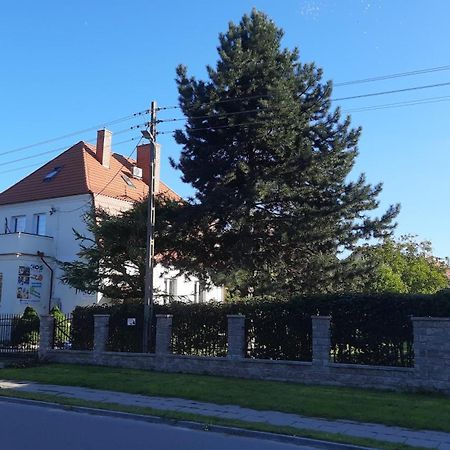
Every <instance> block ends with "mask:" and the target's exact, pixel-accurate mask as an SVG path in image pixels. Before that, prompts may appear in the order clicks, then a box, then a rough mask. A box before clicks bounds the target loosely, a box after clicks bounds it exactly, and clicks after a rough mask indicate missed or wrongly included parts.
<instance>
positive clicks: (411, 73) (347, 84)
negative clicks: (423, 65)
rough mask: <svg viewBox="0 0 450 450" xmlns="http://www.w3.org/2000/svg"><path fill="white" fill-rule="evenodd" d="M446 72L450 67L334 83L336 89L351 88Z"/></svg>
mask: <svg viewBox="0 0 450 450" xmlns="http://www.w3.org/2000/svg"><path fill="white" fill-rule="evenodd" d="M444 70H450V65H447V66H438V67H431V68H429V69H418V70H411V71H409V72H400V73H393V74H389V75H380V76H377V77H370V78H362V79H360V80H351V81H343V82H341V83H334V87H342V86H349V85H352V84H363V83H372V82H375V81H384V80H391V79H393V78H403V77H411V76H414V75H423V74H426V73H433V72H442V71H444Z"/></svg>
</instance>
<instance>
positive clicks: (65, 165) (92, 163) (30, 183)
mask: <svg viewBox="0 0 450 450" xmlns="http://www.w3.org/2000/svg"><path fill="white" fill-rule="evenodd" d="M135 163H136V162H135V161H133V160H131V159H127V158H125V157H124V156H122V155H118V154H116V153H113V154H112V156H111V161H110V167H109V169H108V168H106V167H103V165H102V164H101V163H100V162H99V161H98V160H97V159H96V157H95V146H93V145H91V144H87V143H86V142H83V141H80V142H78V143H77V144H75V145H74V146H73V147H70V148H69V149H68V150H66V151H65V152H63V153H61V154H60V155H59V156H57V157H56V158H54V159H53V160H51V161H49V162H48V163H47V164H45V165H43V166H42V167H40V168H39V169H37V170H36V171H34V172H33V173H31V174H30V175H28V176H27V177H25V178H24V179H23V180H21V181H19V182H18V183H16V184H15V185H13V186H11V187H10V188H9V189H6V190H5V191H3V192H2V193H1V194H0V205H7V204H11V203H21V202H30V201H35V200H43V199H49V198H58V197H68V196H71V195H80V194H93V195H94V196H95V195H105V196H108V197H112V198H116V199H119V200H124V201H128V202H133V201H135V200H140V199H142V198H143V197H145V195H146V194H147V192H148V186H147V184H146V183H144V182H143V181H142V180H140V179H136V178H132V172H131V171H132V166H133V165H135ZM55 167H60V168H61V169H60V171H59V172H58V173H57V174H56V176H55V177H54V178H52V179H51V180H50V181H43V180H44V177H45V176H46V175H47V174H49V173H50V172H51V171H52V170H54V168H55ZM122 175H126V176H128V177H129V178H130V179H131V182H132V183H133V185H134V186H135V187H130V186H128V185H127V183H126V182H125V180H124V179H123V178H122ZM160 193H162V194H165V195H167V196H169V197H170V198H172V199H175V200H181V197H180V196H179V195H178V194H176V193H175V192H174V191H173V190H172V189H170V188H169V187H168V186H167V185H166V184H164V183H163V182H160Z"/></svg>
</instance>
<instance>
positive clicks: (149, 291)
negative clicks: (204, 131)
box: [142, 101, 157, 353]
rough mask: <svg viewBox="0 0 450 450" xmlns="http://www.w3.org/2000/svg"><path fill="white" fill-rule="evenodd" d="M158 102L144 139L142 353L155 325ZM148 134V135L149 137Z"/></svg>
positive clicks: (151, 110) (150, 338) (145, 350)
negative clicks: (147, 172)
mask: <svg viewBox="0 0 450 450" xmlns="http://www.w3.org/2000/svg"><path fill="white" fill-rule="evenodd" d="M156 110H157V107H156V102H155V101H153V102H152V104H151V107H150V123H149V128H148V130H147V133H143V135H144V137H146V138H147V139H149V140H150V180H149V184H148V213H147V251H146V255H145V290H144V330H143V336H142V351H143V352H144V353H147V352H148V351H149V350H150V349H151V346H152V337H153V333H152V325H153V304H154V301H153V266H154V257H155V155H156ZM147 134H148V135H147Z"/></svg>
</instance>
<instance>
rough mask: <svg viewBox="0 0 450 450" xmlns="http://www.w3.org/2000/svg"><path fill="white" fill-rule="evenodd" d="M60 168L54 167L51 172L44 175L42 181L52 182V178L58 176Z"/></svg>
mask: <svg viewBox="0 0 450 450" xmlns="http://www.w3.org/2000/svg"><path fill="white" fill-rule="evenodd" d="M61 169H62V167H55V168H54V169H53V170H52V171H51V172H49V173H48V174H47V175H45V177H44V179H43V180H42V181H52V180H53V178H55V177H56V175H58V173H59V172H60V171H61Z"/></svg>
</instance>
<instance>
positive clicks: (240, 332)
mask: <svg viewBox="0 0 450 450" xmlns="http://www.w3.org/2000/svg"><path fill="white" fill-rule="evenodd" d="M227 319H228V333H227V340H228V351H227V357H228V358H230V359H239V358H245V316H243V315H242V314H236V315H235V314H229V315H227Z"/></svg>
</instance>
